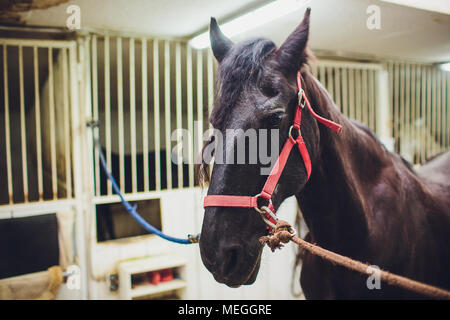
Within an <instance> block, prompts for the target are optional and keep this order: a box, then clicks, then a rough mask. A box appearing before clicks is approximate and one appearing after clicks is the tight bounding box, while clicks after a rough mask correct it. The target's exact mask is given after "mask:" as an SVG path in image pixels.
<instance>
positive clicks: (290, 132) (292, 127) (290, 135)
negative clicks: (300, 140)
mask: <svg viewBox="0 0 450 320" xmlns="http://www.w3.org/2000/svg"><path fill="white" fill-rule="evenodd" d="M292 129H295V128H294V126H293V125H292V126H290V127H289V138H291V139H292V140H294V141H295V139H297V137H299V136H301V135H302V131H301V130H300V128H298V129H295V130H297V137H295V138H294V137H293V136H292Z"/></svg>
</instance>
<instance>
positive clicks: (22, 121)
mask: <svg viewBox="0 0 450 320" xmlns="http://www.w3.org/2000/svg"><path fill="white" fill-rule="evenodd" d="M23 86H24V84H23V48H22V46H19V90H20V92H19V96H20V139H21V151H22V173H23V174H22V179H23V197H24V201H25V202H28V200H29V199H28V198H29V194H28V164H27V136H26V134H27V133H26V127H25V125H26V124H25V94H24V87H23Z"/></svg>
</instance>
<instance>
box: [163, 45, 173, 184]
mask: <svg viewBox="0 0 450 320" xmlns="http://www.w3.org/2000/svg"><path fill="white" fill-rule="evenodd" d="M170 118H171V110H170V43H169V42H168V41H164V120H165V123H164V129H165V140H166V141H165V149H166V178H167V189H169V190H170V189H172V161H171V147H170V146H171V141H170V138H171V135H170V127H171V126H170V120H171V119H170Z"/></svg>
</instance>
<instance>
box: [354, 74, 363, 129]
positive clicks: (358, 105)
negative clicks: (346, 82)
mask: <svg viewBox="0 0 450 320" xmlns="http://www.w3.org/2000/svg"><path fill="white" fill-rule="evenodd" d="M355 101H356V103H355V107H356V108H355V111H356V115H355V116H356V119H357V120H358V121H361V122H362V117H361V115H362V103H361V70H360V69H355Z"/></svg>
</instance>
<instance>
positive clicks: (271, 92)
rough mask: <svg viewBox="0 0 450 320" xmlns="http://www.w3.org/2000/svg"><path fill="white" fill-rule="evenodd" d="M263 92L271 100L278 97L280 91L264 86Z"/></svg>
mask: <svg viewBox="0 0 450 320" xmlns="http://www.w3.org/2000/svg"><path fill="white" fill-rule="evenodd" d="M261 91H262V93H263V94H264V95H265V96H266V97H269V98H273V97H275V96H277V95H278V93H279V92H278V90H277V89H275V88H274V87H273V86H267V85H265V86H262V87H261Z"/></svg>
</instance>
